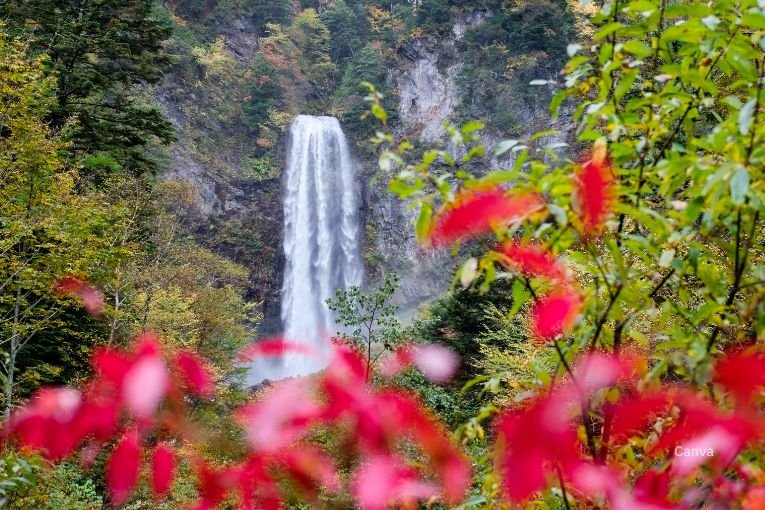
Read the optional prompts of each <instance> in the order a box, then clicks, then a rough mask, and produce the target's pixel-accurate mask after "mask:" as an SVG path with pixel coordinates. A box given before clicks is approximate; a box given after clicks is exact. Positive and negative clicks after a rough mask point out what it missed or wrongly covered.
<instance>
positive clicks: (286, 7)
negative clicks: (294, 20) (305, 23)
mask: <svg viewBox="0 0 765 510" xmlns="http://www.w3.org/2000/svg"><path fill="white" fill-rule="evenodd" d="M252 7H253V15H252V16H253V20H254V21H255V28H257V30H258V33H260V34H265V33H267V32H268V29H267V27H266V25H268V24H269V23H273V24H277V25H287V24H288V23H289V21H290V18H291V17H292V0H254V1H253V2H252Z"/></svg>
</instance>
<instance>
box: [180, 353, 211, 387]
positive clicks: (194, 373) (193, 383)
mask: <svg viewBox="0 0 765 510" xmlns="http://www.w3.org/2000/svg"><path fill="white" fill-rule="evenodd" d="M175 365H176V366H177V367H178V370H179V371H180V372H181V375H182V376H183V379H184V381H185V382H186V385H187V386H188V388H189V389H190V390H191V391H192V392H194V393H196V394H197V395H199V396H200V397H209V396H211V395H212V394H213V390H214V386H213V381H212V376H211V375H210V370H209V369H208V368H207V366H206V365H205V363H204V361H202V359H201V358H200V357H199V356H197V355H196V354H194V353H193V352H189V351H180V352H178V353H177V354H176V355H175Z"/></svg>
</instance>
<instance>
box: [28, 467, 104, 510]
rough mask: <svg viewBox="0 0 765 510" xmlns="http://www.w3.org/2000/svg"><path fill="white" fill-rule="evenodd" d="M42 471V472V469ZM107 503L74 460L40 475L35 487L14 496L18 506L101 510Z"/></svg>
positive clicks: (49, 509) (46, 508)
mask: <svg viewBox="0 0 765 510" xmlns="http://www.w3.org/2000/svg"><path fill="white" fill-rule="evenodd" d="M40 474H43V473H40ZM103 504H104V501H103V497H102V496H100V495H99V494H98V491H97V485H96V483H95V482H94V481H93V480H92V479H90V478H88V477H87V476H86V475H85V474H84V473H83V472H82V471H81V470H80V468H78V467H77V466H76V465H75V464H68V463H62V464H59V465H58V466H56V467H54V468H52V469H50V470H49V471H46V472H45V473H44V476H39V477H38V479H37V483H36V484H35V485H34V487H33V488H32V489H30V490H28V491H27V492H26V493H24V494H23V496H22V497H20V498H18V499H16V500H14V503H13V508H17V509H19V510H32V509H35V510H38V509H39V510H98V509H100V508H102V506H103Z"/></svg>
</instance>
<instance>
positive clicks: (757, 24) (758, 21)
mask: <svg viewBox="0 0 765 510" xmlns="http://www.w3.org/2000/svg"><path fill="white" fill-rule="evenodd" d="M741 24H742V25H744V26H747V27H751V28H759V29H765V15H763V14H762V13H759V12H753V11H749V12H746V13H744V16H743V17H742V18H741Z"/></svg>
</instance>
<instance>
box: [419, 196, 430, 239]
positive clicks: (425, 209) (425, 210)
mask: <svg viewBox="0 0 765 510" xmlns="http://www.w3.org/2000/svg"><path fill="white" fill-rule="evenodd" d="M432 219H433V208H432V207H431V206H430V204H427V203H423V204H422V205H420V214H419V215H418V216H417V225H416V227H415V232H416V235H417V240H418V241H420V242H424V241H425V240H426V239H427V238H428V237H429V236H430V225H431V223H432Z"/></svg>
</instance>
